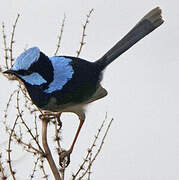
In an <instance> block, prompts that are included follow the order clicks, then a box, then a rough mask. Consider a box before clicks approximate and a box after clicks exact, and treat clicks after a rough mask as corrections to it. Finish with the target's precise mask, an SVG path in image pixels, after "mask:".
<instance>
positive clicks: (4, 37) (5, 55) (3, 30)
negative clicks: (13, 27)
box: [2, 23, 9, 69]
mask: <svg viewBox="0 0 179 180" xmlns="http://www.w3.org/2000/svg"><path fill="white" fill-rule="evenodd" d="M2 35H3V42H4V58H5V68H6V69H9V65H8V48H7V41H6V34H5V25H4V23H2Z"/></svg>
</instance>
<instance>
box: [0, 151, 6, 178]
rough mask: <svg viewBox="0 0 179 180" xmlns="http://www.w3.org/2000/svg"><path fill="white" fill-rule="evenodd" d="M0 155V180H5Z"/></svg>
mask: <svg viewBox="0 0 179 180" xmlns="http://www.w3.org/2000/svg"><path fill="white" fill-rule="evenodd" d="M1 157H2V155H1V154H0V173H1V176H0V177H1V179H2V180H6V179H7V177H6V175H5V172H4V167H3V163H2V159H1Z"/></svg>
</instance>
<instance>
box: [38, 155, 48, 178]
mask: <svg viewBox="0 0 179 180" xmlns="http://www.w3.org/2000/svg"><path fill="white" fill-rule="evenodd" d="M40 162H41V165H40V169H41V170H42V173H43V175H44V176H43V178H45V179H46V180H48V175H47V174H46V172H45V168H44V159H43V158H41V159H40Z"/></svg>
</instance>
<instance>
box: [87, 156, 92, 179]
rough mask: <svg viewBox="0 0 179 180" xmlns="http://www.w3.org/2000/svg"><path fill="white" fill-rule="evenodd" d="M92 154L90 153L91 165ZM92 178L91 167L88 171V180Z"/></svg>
mask: <svg viewBox="0 0 179 180" xmlns="http://www.w3.org/2000/svg"><path fill="white" fill-rule="evenodd" d="M92 155H93V154H92V152H91V153H90V156H89V164H91V158H92ZM90 178H91V166H90V167H89V169H88V179H87V180H90Z"/></svg>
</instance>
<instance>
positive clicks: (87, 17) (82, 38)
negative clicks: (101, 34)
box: [76, 9, 94, 57]
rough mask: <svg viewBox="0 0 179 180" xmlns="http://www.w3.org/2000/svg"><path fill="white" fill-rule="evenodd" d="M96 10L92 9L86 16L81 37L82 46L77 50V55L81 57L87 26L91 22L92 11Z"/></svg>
mask: <svg viewBox="0 0 179 180" xmlns="http://www.w3.org/2000/svg"><path fill="white" fill-rule="evenodd" d="M93 11H94V9H91V10H90V11H89V14H87V16H86V21H85V24H84V25H83V31H82V37H81V42H80V47H79V49H78V50H77V52H76V53H77V55H76V56H77V57H79V55H80V53H81V51H82V48H83V46H84V45H85V41H84V40H85V36H86V27H87V24H88V23H89V18H90V16H91V13H92V12H93Z"/></svg>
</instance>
